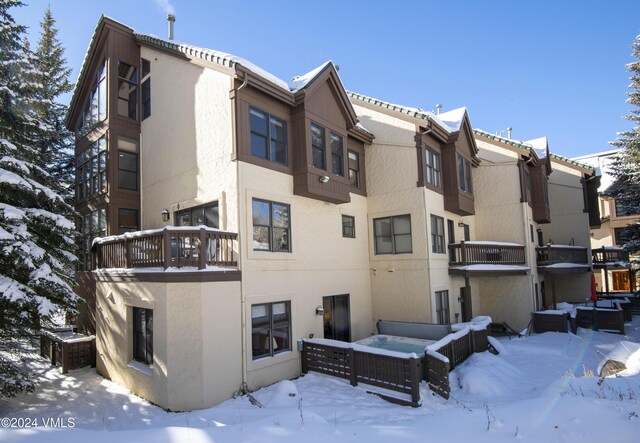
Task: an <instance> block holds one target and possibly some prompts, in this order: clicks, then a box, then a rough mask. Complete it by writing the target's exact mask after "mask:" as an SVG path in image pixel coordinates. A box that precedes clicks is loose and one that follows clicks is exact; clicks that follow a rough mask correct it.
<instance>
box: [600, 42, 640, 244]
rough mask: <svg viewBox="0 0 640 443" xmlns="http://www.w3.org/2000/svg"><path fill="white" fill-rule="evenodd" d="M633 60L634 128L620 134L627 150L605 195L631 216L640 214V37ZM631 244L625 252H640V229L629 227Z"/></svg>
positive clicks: (630, 68) (630, 67) (620, 144)
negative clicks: (620, 205) (613, 181)
mask: <svg viewBox="0 0 640 443" xmlns="http://www.w3.org/2000/svg"><path fill="white" fill-rule="evenodd" d="M633 56H634V57H635V58H636V59H637V60H636V61H634V62H631V63H629V64H628V65H627V70H628V71H629V72H630V73H631V78H630V79H631V84H630V85H629V88H630V89H631V91H630V92H628V93H627V96H628V98H627V103H629V104H631V105H632V106H633V108H632V109H631V111H629V115H627V116H626V117H625V118H626V119H628V120H631V121H632V122H633V125H634V126H633V128H632V129H631V130H629V131H625V132H622V133H620V134H619V137H618V139H617V140H616V141H615V142H613V143H612V144H613V145H614V146H617V147H620V148H623V151H622V155H621V156H620V158H619V159H617V160H616V161H615V162H614V164H613V173H614V175H615V176H616V181H615V183H614V184H613V185H612V186H610V187H609V189H607V190H606V191H605V194H606V195H609V196H611V197H614V198H615V199H616V200H618V202H622V205H623V206H624V208H625V211H626V212H627V213H629V214H640V35H639V36H637V37H636V39H635V41H634V42H633ZM627 229H628V233H629V241H628V242H627V243H626V244H625V248H626V249H627V250H629V251H630V252H637V251H639V250H640V225H638V224H634V225H631V226H629V227H628V228H627Z"/></svg>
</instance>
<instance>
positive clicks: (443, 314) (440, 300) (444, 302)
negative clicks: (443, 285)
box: [436, 291, 451, 325]
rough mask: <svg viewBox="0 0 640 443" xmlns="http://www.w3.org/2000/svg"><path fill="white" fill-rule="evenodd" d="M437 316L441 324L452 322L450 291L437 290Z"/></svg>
mask: <svg viewBox="0 0 640 443" xmlns="http://www.w3.org/2000/svg"><path fill="white" fill-rule="evenodd" d="M436 317H437V320H438V324H439V325H448V324H449V323H450V322H451V319H450V315H449V291H436Z"/></svg>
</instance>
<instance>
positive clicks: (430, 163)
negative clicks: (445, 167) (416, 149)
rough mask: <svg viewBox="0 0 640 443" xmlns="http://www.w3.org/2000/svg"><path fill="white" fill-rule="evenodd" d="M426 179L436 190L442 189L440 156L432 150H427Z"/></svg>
mask: <svg viewBox="0 0 640 443" xmlns="http://www.w3.org/2000/svg"><path fill="white" fill-rule="evenodd" d="M425 157H426V164H427V167H426V177H427V183H428V184H430V185H431V186H435V187H436V188H440V187H442V179H441V172H440V154H439V153H438V152H436V151H434V150H433V149H431V148H427V149H426V156H425Z"/></svg>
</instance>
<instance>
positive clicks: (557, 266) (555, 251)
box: [536, 244, 591, 273]
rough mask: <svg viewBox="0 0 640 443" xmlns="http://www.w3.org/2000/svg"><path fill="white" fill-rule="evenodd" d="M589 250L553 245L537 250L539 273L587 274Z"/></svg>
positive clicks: (589, 267)
mask: <svg viewBox="0 0 640 443" xmlns="http://www.w3.org/2000/svg"><path fill="white" fill-rule="evenodd" d="M588 252H589V251H588V249H587V248H586V247H584V246H573V245H551V244H548V245H546V246H541V247H538V248H536V264H537V265H538V271H539V272H553V273H568V272H586V271H589V270H590V269H591V266H590V265H589V253H588Z"/></svg>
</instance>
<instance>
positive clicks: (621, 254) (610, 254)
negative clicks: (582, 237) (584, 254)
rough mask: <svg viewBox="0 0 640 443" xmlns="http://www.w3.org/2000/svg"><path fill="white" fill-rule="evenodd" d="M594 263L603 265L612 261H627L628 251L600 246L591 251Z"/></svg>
mask: <svg viewBox="0 0 640 443" xmlns="http://www.w3.org/2000/svg"><path fill="white" fill-rule="evenodd" d="M591 254H592V256H593V259H592V261H593V264H594V265H604V264H606V263H613V262H628V261H629V252H628V251H625V250H624V249H622V248H600V249H593V250H592V251H591Z"/></svg>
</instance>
